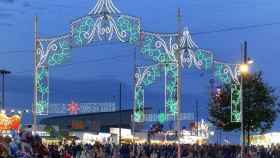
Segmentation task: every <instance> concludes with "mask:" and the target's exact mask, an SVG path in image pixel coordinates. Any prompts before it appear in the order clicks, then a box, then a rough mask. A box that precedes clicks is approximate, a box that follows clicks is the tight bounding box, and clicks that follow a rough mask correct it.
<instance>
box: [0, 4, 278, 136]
mask: <svg viewBox="0 0 280 158" xmlns="http://www.w3.org/2000/svg"><path fill="white" fill-rule="evenodd" d="M95 2H96V1H95V0H55V1H49V0H48V1H47V0H0V68H5V69H8V70H10V71H12V74H11V75H9V77H8V78H7V95H6V96H7V99H6V100H7V102H6V104H7V105H8V107H9V108H13V107H14V108H19V109H22V108H31V103H32V91H33V90H32V82H33V81H32V79H33V60H34V58H33V52H32V51H33V48H34V33H33V32H34V16H35V15H37V16H38V18H39V36H40V37H44V38H47V37H54V36H59V35H63V34H65V33H68V32H69V30H70V23H71V21H72V20H75V19H77V18H78V17H81V16H85V15H87V14H88V12H89V11H90V10H91V9H92V8H93V7H94V5H95ZM113 2H114V3H115V5H116V6H117V7H118V8H119V10H120V11H121V12H122V13H124V14H128V15H132V16H137V17H140V18H141V25H142V26H141V27H142V30H144V31H150V32H166V33H173V32H175V31H176V10H177V8H178V7H180V8H181V10H182V14H183V17H182V24H183V26H185V27H188V29H189V30H190V32H191V33H192V34H193V40H194V41H195V42H196V44H197V45H198V46H199V47H201V48H203V49H206V50H210V51H212V52H213V53H214V56H215V59H218V60H221V61H225V62H229V63H239V62H240V43H241V42H242V41H244V40H246V41H247V42H248V54H249V56H250V57H251V58H252V59H253V60H254V62H255V63H254V64H253V68H252V69H251V71H259V70H261V71H263V73H264V78H265V81H266V82H267V83H268V84H269V85H271V86H272V87H274V88H276V89H277V93H278V94H279V88H280V82H279V81H280V75H278V73H279V66H280V63H279V59H280V53H279V52H280V48H279V47H278V46H279V42H280V31H279V26H280V8H279V7H280V1H275V0H253V1H244V0H211V1H209V0H208V1H207V0H138V1H136V0H114V1H113ZM231 28H232V29H231ZM224 29H225V30H226V31H225V30H224ZM216 30H224V31H216ZM210 32H212V33H210ZM71 53H72V55H71V56H72V58H71V59H70V60H69V61H68V62H66V63H65V65H61V66H57V67H52V68H51V69H50V76H51V81H50V84H51V91H50V93H51V94H50V96H51V97H50V101H51V102H52V103H58V102H59V103H61V102H66V103H67V102H70V100H77V101H78V102H102V101H103V102H107V101H114V98H115V97H114V96H118V83H119V81H121V82H122V83H123V85H124V88H123V94H124V96H123V100H124V101H123V104H125V105H126V106H130V107H131V103H132V102H131V99H132V85H133V78H132V75H133V67H134V61H133V53H134V47H133V46H131V45H129V44H121V43H120V44H114V45H109V44H108V43H107V44H106V42H105V43H104V45H91V46H90V47H86V48H80V49H74V50H73V51H72V52H71ZM136 53H137V59H136V63H137V64H139V63H151V62H149V59H148V58H147V57H144V56H143V55H141V54H140V52H139V51H136ZM211 78H213V75H212V74H211V73H209V72H203V71H199V70H195V69H194V68H193V69H187V68H184V69H183V74H182V84H183V88H182V92H183V103H182V104H183V105H182V106H183V111H184V112H192V111H193V109H194V103H195V100H196V99H199V109H200V118H205V119H206V116H207V104H208V102H207V100H208V92H209V79H211ZM100 95H102V96H106V97H103V98H102V97H99V96H100ZM145 97H146V98H147V100H146V103H147V104H148V105H152V106H153V107H155V110H157V109H160V108H159V107H161V106H162V105H163V104H162V103H163V81H159V82H157V83H156V84H155V85H153V86H152V87H151V88H149V89H148V90H147V93H146V96H145ZM155 97H157V98H161V100H162V101H160V102H159V101H158V100H155V99H154V98H155ZM157 104H161V105H157ZM15 106H17V107H15ZM278 120H279V121H277V122H276V123H275V125H274V127H273V128H274V129H275V130H277V131H280V119H278Z"/></svg>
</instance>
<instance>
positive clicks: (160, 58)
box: [141, 34, 167, 63]
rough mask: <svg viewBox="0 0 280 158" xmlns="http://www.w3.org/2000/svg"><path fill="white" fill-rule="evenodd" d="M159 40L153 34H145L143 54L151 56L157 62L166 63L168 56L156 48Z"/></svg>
mask: <svg viewBox="0 0 280 158" xmlns="http://www.w3.org/2000/svg"><path fill="white" fill-rule="evenodd" d="M156 41H157V38H156V37H155V35H152V34H144V41H143V46H142V48H141V52H142V54H144V55H146V56H149V57H151V58H152V60H154V61H155V62H160V63H164V62H166V61H167V55H166V54H165V52H164V51H163V50H161V49H158V48H156V47H155V43H156Z"/></svg>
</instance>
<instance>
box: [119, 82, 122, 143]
mask: <svg viewBox="0 0 280 158" xmlns="http://www.w3.org/2000/svg"><path fill="white" fill-rule="evenodd" d="M119 90H120V98H119V109H120V112H119V115H120V118H119V119H120V122H119V145H121V143H122V142H121V139H122V130H121V123H122V83H121V82H120V89H119Z"/></svg>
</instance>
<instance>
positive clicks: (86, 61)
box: [14, 53, 132, 74]
mask: <svg viewBox="0 0 280 158" xmlns="http://www.w3.org/2000/svg"><path fill="white" fill-rule="evenodd" d="M131 55H132V54H128V53H127V54H126V55H118V56H113V57H110V58H100V59H90V60H83V61H79V62H74V63H69V64H63V65H57V66H56V68H62V67H69V66H73V65H81V64H88V63H91V62H95V63H97V62H102V61H105V60H116V59H118V58H122V57H128V56H131ZM27 72H33V70H30V69H29V70H24V71H17V72H14V74H19V73H27Z"/></svg>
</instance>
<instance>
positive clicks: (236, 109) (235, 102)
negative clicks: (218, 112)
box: [231, 83, 241, 122]
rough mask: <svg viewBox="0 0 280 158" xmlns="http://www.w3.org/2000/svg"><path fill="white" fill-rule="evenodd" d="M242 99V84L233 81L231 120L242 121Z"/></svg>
mask: <svg viewBox="0 0 280 158" xmlns="http://www.w3.org/2000/svg"><path fill="white" fill-rule="evenodd" d="M240 101H241V92H240V84H238V83H233V84H232V85H231V122H240V103H241V102H240Z"/></svg>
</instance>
